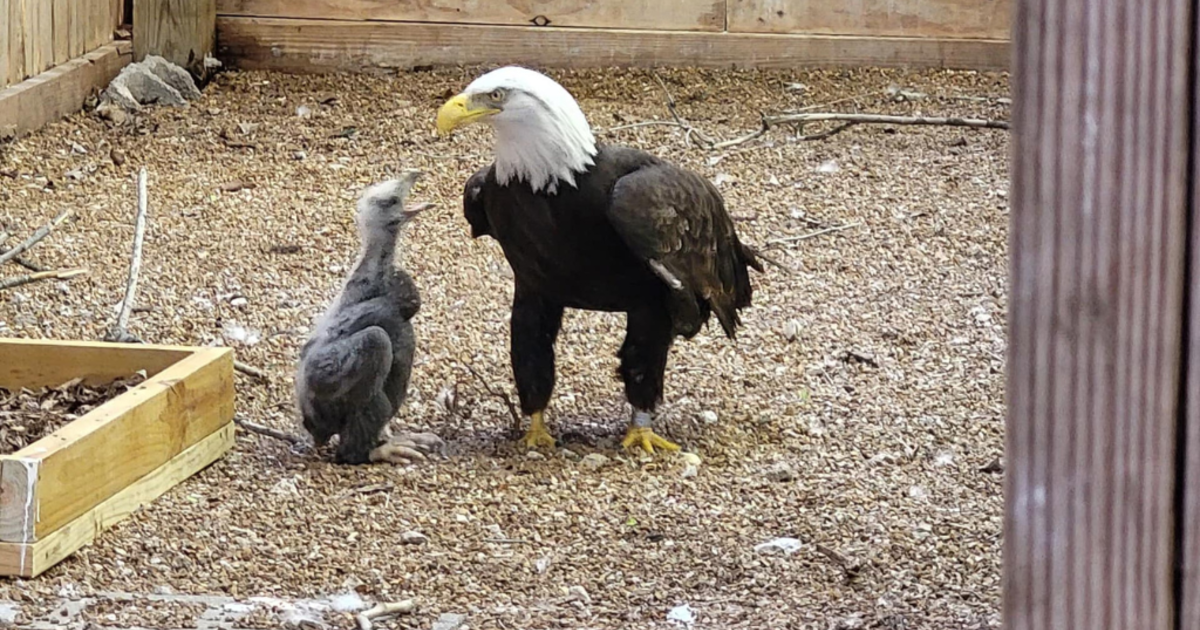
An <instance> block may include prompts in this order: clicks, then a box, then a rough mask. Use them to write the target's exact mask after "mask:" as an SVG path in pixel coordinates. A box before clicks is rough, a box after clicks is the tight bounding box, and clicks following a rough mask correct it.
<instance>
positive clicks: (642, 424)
mask: <svg viewBox="0 0 1200 630" xmlns="http://www.w3.org/2000/svg"><path fill="white" fill-rule="evenodd" d="M651 421H652V416H651V415H650V413H648V412H645V411H637V410H635V411H634V413H633V420H631V421H630V422H629V430H628V431H626V432H625V439H624V440H621V446H623V447H625V448H630V447H632V446H640V447H642V450H643V451H646V452H647V453H653V452H654V449H655V448H656V447H657V448H660V449H663V450H666V451H678V450H679V445H678V444H676V443H674V442H672V441H670V440H668V439H666V438H664V437H662V436H660V435H658V434H656V433H654V429H651V428H650V423H651Z"/></svg>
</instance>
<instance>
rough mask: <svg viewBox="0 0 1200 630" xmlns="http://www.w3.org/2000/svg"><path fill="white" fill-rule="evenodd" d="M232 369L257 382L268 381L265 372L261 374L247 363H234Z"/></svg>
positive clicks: (260, 371)
mask: <svg viewBox="0 0 1200 630" xmlns="http://www.w3.org/2000/svg"><path fill="white" fill-rule="evenodd" d="M233 369H235V370H237V371H239V372H241V373H242V374H245V375H247V376H253V377H254V378H257V379H259V380H263V381H266V380H269V379H268V378H267V374H266V372H263V371H262V370H260V369H259V368H256V367H254V366H253V365H249V364H247V363H242V362H241V361H234V362H233Z"/></svg>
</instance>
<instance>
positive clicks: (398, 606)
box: [354, 599, 417, 630]
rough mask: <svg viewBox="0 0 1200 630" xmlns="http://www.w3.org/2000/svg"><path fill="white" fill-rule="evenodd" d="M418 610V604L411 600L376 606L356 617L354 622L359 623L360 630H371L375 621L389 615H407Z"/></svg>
mask: <svg viewBox="0 0 1200 630" xmlns="http://www.w3.org/2000/svg"><path fill="white" fill-rule="evenodd" d="M416 609H417V604H416V602H414V601H413V600H411V599H406V600H404V601H402V602H391V603H388V604H375V605H374V606H372V607H371V608H370V609H369V610H364V611H362V612H360V613H358V614H357V615H355V617H354V620H355V621H356V622H357V623H358V630H371V627H372V623H371V621H372V620H373V619H376V618H378V617H387V616H389V615H407V614H409V613H411V612H412V611H414V610H416Z"/></svg>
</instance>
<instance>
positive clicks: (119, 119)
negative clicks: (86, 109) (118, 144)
mask: <svg viewBox="0 0 1200 630" xmlns="http://www.w3.org/2000/svg"><path fill="white" fill-rule="evenodd" d="M96 115H97V116H99V117H100V119H101V120H107V121H108V122H111V123H112V124H114V125H123V124H125V121H126V120H128V119H129V116H128V114H126V113H125V110H124V109H122V108H121V107H120V106H119V105H115V104H113V103H108V102H105V103H100V106H99V107H97V108H96Z"/></svg>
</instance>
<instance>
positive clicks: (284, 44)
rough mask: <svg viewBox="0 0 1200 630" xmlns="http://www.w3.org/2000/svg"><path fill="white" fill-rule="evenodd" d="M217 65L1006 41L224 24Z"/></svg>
mask: <svg viewBox="0 0 1200 630" xmlns="http://www.w3.org/2000/svg"><path fill="white" fill-rule="evenodd" d="M217 32H218V40H219V46H220V51H221V53H222V54H221V56H222V58H223V59H224V60H225V61H226V62H227V63H229V64H231V65H233V66H235V67H240V68H245V69H256V70H282V71H286V72H359V71H370V70H373V69H394V68H402V69H407V68H412V67H414V66H423V65H456V64H488V65H499V64H506V63H520V64H530V65H538V66H560V67H561V66H566V67H609V66H707V67H725V68H728V67H743V68H751V67H759V68H794V67H797V66H858V65H873V66H891V67H895V66H901V67H905V66H911V67H937V68H943V67H944V68H973V69H980V70H1002V69H1005V68H1007V66H1008V55H1009V46H1008V42H1005V41H999V40H961V39H960V40H945V39H923V38H876V37H830V36H808V35H757V34H753V35H751V34H734V33H687V32H680V31H633V30H616V29H612V30H609V29H583V28H570V29H568V28H538V27H534V26H531V27H518V26H475V25H466V24H413V23H402V22H338V21H332V20H283V19H264V18H245V17H222V18H219V19H218V20H217Z"/></svg>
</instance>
